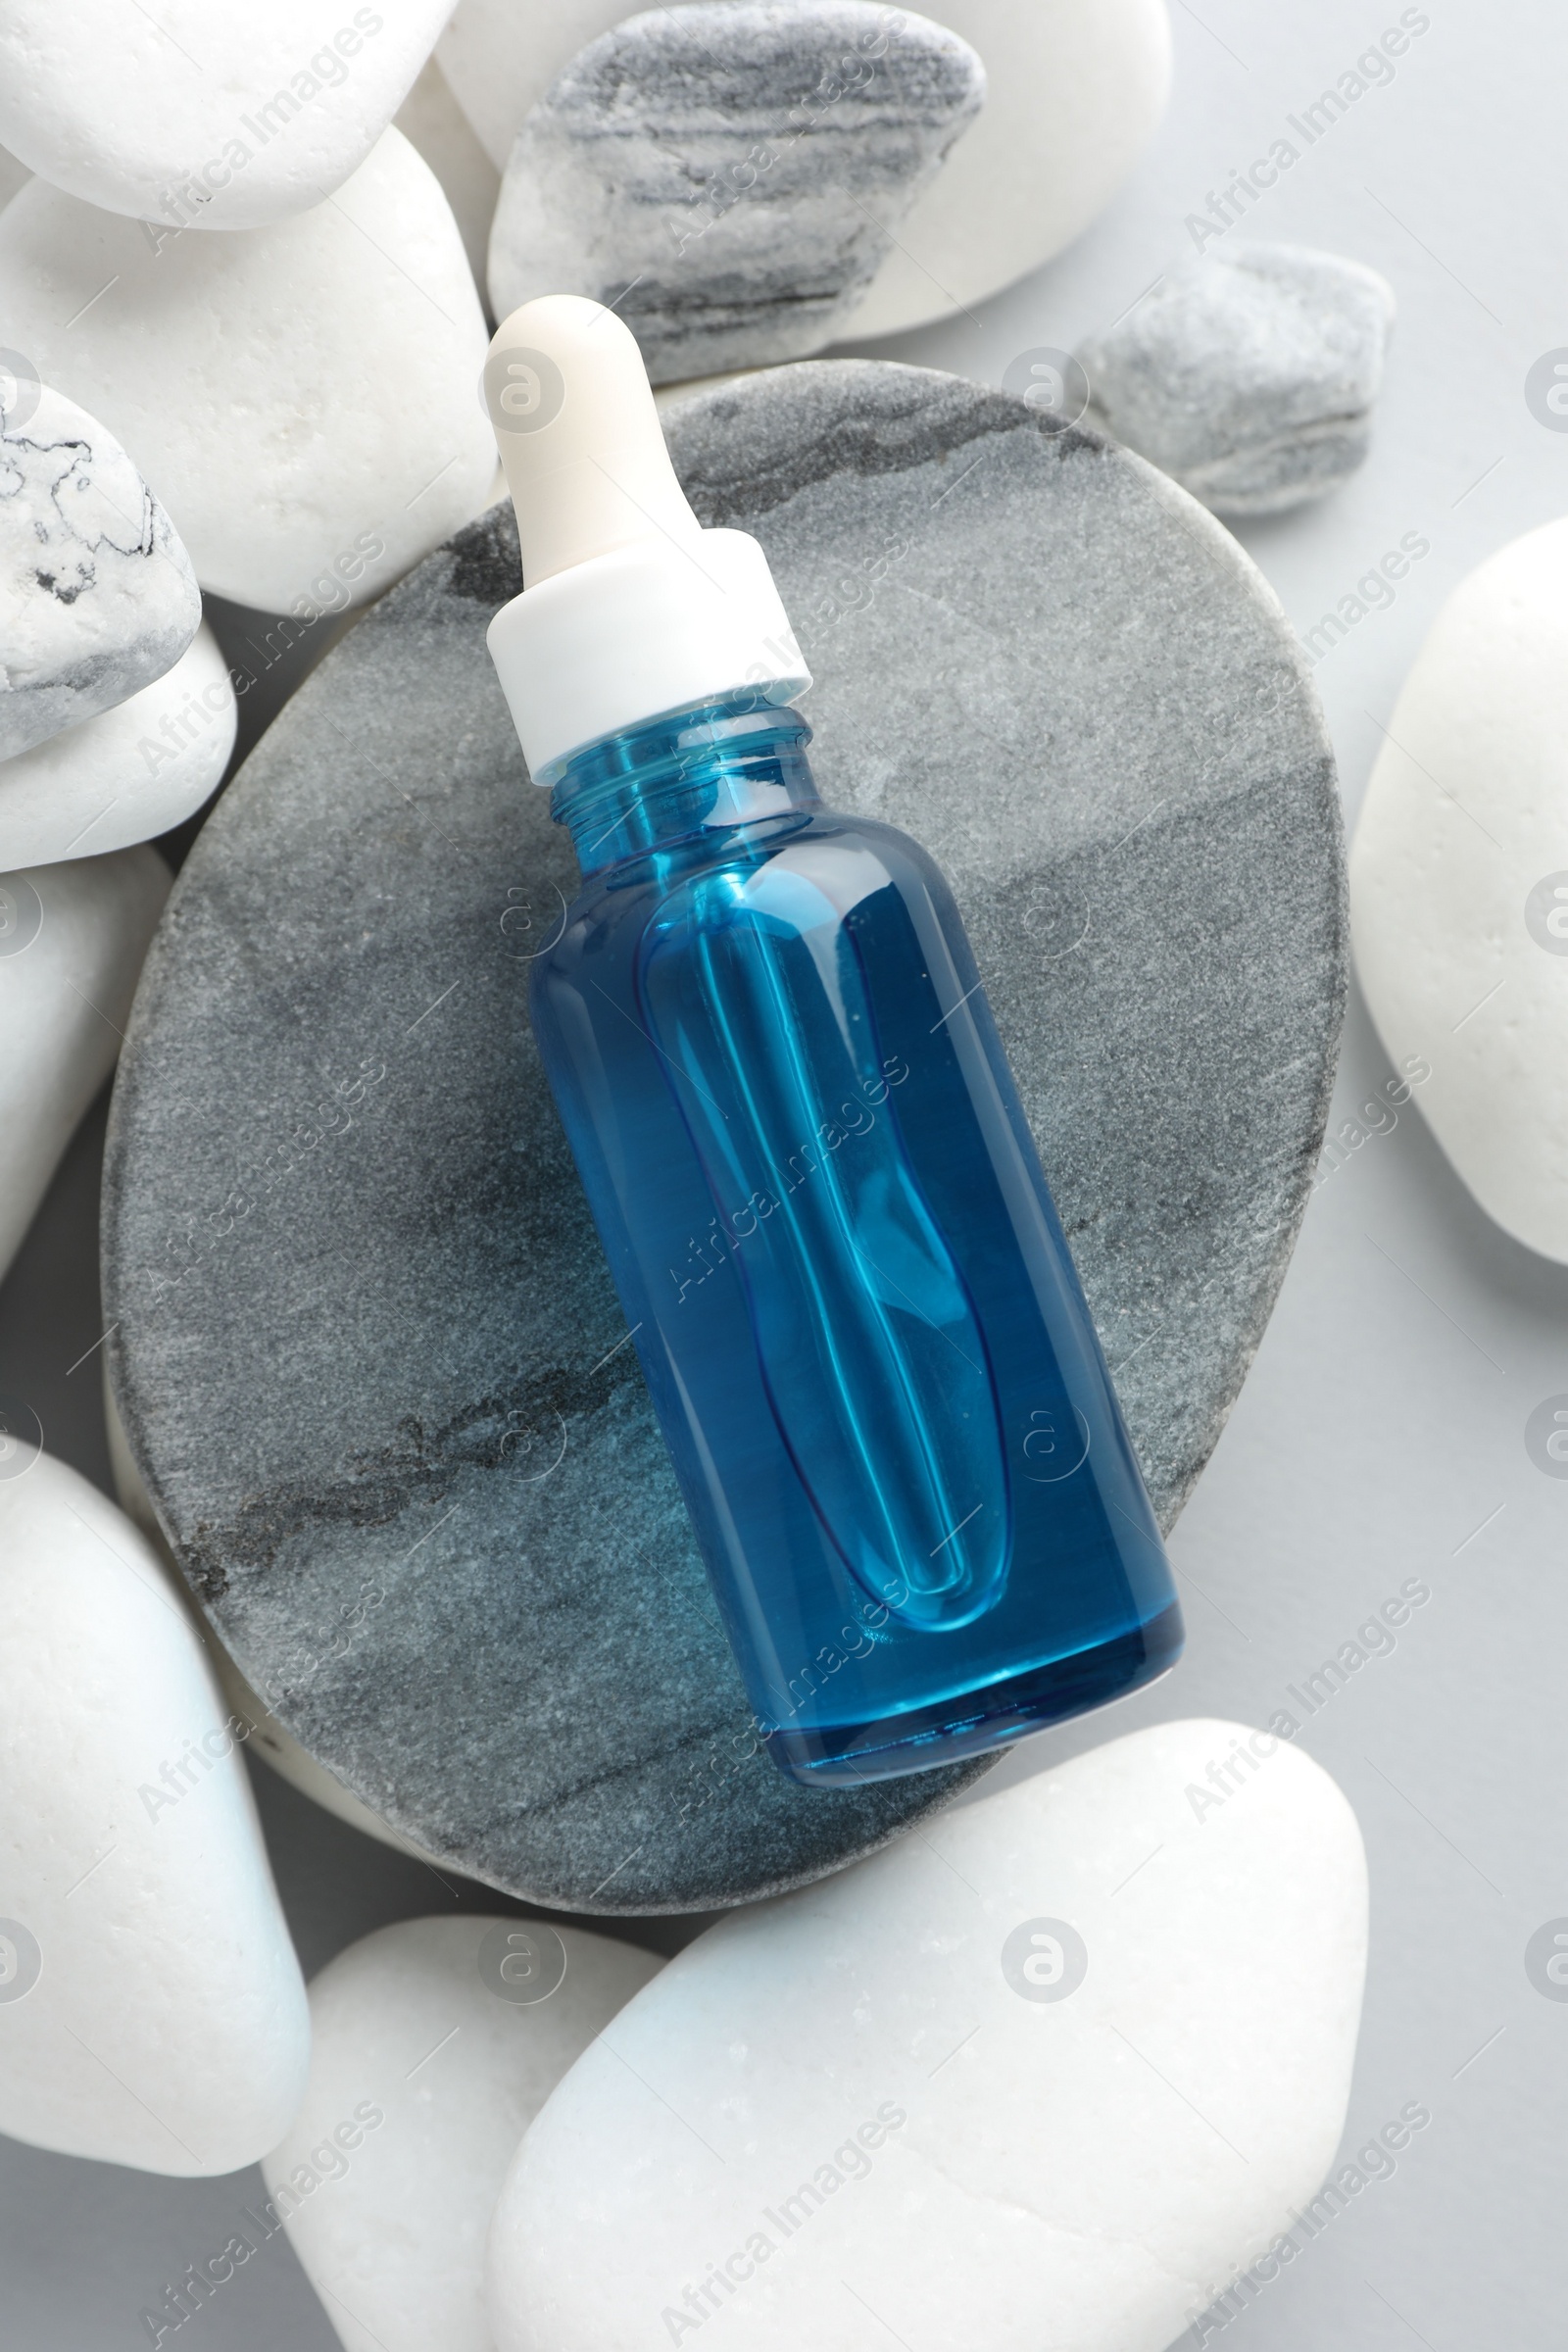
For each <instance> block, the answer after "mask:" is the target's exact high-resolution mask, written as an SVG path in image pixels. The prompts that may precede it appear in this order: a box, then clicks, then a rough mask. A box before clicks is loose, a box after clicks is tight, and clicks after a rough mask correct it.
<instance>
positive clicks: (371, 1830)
mask: <svg viewBox="0 0 1568 2352" xmlns="http://www.w3.org/2000/svg"><path fill="white" fill-rule="evenodd" d="M103 1389H104V1422H105V1427H106V1430H107V1433H108V1438H109V1469H110V1474H111V1476H112V1477H113V1479H114V1482H115V1494H116V1495H117V1497H118V1498H119V1502H120V1507H121V1509H122V1510H123V1512H124V1514H125V1516H126V1518H127V1519H133V1520H134V1521H135V1523H136V1525H137V1527H139V1528H140V1530H141V1532H142V1534H143V1535H144V1536H145V1537H146V1539H147V1541H148V1543H149V1544H151V1545H152V1547H153V1549H154V1551H156V1552H157V1554H158V1556H159V1558H160V1559H161V1560H162V1561H163V1562H164V1563H165V1565H166V1567H167V1568H168V1569H169V1571H170V1574H171V1576H172V1578H173V1579H174V1581H175V1582H176V1584H178V1583H179V1582H180V1579H179V1572H178V1570H177V1568H176V1567H175V1564H174V1557H173V1554H172V1551H171V1550H170V1548H169V1545H168V1544H167V1542H166V1541H165V1537H164V1531H163V1529H162V1528H161V1527H160V1526H159V1524H158V1514H157V1512H156V1511H155V1510H154V1509H153V1503H152V1496H151V1495H149V1494H148V1492H147V1489H146V1486H145V1485H144V1483H143V1481H142V1475H141V1472H140V1471H139V1470H138V1469H137V1467H136V1460H135V1456H134V1455H133V1454H132V1452H131V1450H130V1446H129V1445H128V1443H127V1442H126V1438H125V1430H124V1424H123V1422H122V1420H121V1418H120V1411H119V1407H118V1406H117V1405H116V1403H115V1394H114V1389H113V1386H112V1384H111V1382H110V1379H109V1368H108V1362H107V1359H106V1360H105V1365H104V1374H103ZM182 1589H183V1588H182ZM189 1614H190V1617H191V1621H192V1623H193V1624H194V1626H195V1628H196V1632H197V1636H198V1638H199V1639H200V1641H201V1643H202V1646H203V1647H204V1648H205V1650H206V1652H207V1657H208V1662H209V1664H210V1665H211V1667H212V1669H213V1672H214V1674H216V1675H217V1677H218V1682H219V1688H220V1689H221V1691H222V1693H223V1696H224V1699H225V1700H226V1701H227V1704H228V1710H229V1713H230V1714H231V1715H237V1716H238V1717H239V1719H240V1721H241V1722H242V1723H248V1724H249V1725H250V1726H251V1730H250V1732H249V1734H248V1736H247V1745H248V1746H249V1748H250V1751H251V1753H252V1755H256V1756H260V1757H262V1758H263V1760H264V1761H265V1762H266V1763H268V1764H270V1766H271V1767H272V1770H273V1771H274V1772H275V1773H276V1774H277V1775H278V1777H279V1779H280V1780H285V1781H287V1782H288V1783H289V1785H290V1786H291V1787H292V1788H295V1789H298V1790H299V1792H300V1794H301V1795H302V1796H308V1797H310V1798H311V1800H312V1801H313V1803H315V1804H318V1805H320V1806H321V1807H322V1808H323V1810H324V1811H326V1812H328V1813H330V1814H332V1815H334V1816H335V1818H336V1819H337V1820H339V1821H342V1822H347V1824H348V1826H349V1828H350V1829H351V1830H361V1831H363V1832H364V1834H365V1836H366V1837H367V1838H376V1839H378V1841H379V1842H380V1843H381V1844H382V1845H391V1846H395V1847H396V1848H397V1850H398V1852H399V1853H403V1854H413V1855H414V1857H415V1859H416V1860H417V1861H420V1862H433V1861H438V1860H439V1856H436V1855H432V1854H427V1853H425V1851H424V1849H423V1848H422V1847H421V1846H417V1845H416V1844H415V1842H414V1840H413V1838H405V1837H404V1835H403V1833H402V1832H401V1831H400V1830H395V1829H393V1827H392V1825H391V1823H390V1822H387V1821H383V1820H382V1819H381V1816H380V1814H379V1813H372V1812H371V1810H370V1808H369V1806H368V1805H364V1804H361V1802H360V1800H359V1798H358V1797H357V1796H351V1795H350V1793H349V1791H348V1790H347V1789H345V1788H344V1786H343V1784H342V1782H341V1781H338V1780H334V1779H333V1777H332V1775H331V1773H329V1772H328V1771H327V1770H326V1767H325V1766H324V1765H322V1764H318V1762H317V1761H316V1758H315V1757H314V1756H313V1755H312V1754H311V1753H310V1751H309V1750H308V1749H307V1748H304V1747H302V1746H301V1745H300V1743H299V1741H298V1740H296V1739H295V1737H294V1735H293V1733H292V1732H291V1731H289V1730H288V1729H287V1727H286V1726H285V1725H283V1724H282V1723H280V1722H279V1721H278V1719H277V1717H276V1716H275V1715H274V1714H273V1713H272V1711H271V1709H270V1707H269V1705H268V1704H267V1701H266V1700H265V1699H264V1698H263V1697H262V1696H261V1694H260V1693H259V1691H256V1690H255V1689H254V1688H253V1687H252V1685H251V1684H250V1683H248V1682H247V1681H246V1679H245V1677H244V1675H243V1674H241V1672H240V1670H239V1668H238V1666H236V1664H235V1663H234V1660H233V1659H232V1658H231V1657H230V1656H229V1653H228V1651H227V1650H226V1649H225V1648H224V1647H223V1645H222V1643H221V1642H220V1641H219V1639H218V1636H217V1634H216V1633H215V1632H214V1630H213V1625H212V1621H211V1619H210V1618H209V1617H208V1616H207V1615H206V1614H205V1612H204V1611H202V1610H200V1609H197V1608H195V1607H194V1606H193V1607H192V1608H191V1610H190V1612H189Z"/></svg>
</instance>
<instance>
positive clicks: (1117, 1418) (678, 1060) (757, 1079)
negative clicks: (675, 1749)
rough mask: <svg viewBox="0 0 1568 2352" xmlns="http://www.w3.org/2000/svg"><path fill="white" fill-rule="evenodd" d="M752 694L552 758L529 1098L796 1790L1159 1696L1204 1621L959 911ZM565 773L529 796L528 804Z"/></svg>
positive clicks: (939, 1757) (910, 1767) (947, 1757)
mask: <svg viewBox="0 0 1568 2352" xmlns="http://www.w3.org/2000/svg"><path fill="white" fill-rule="evenodd" d="M809 738H810V729H809V726H808V725H807V723H806V721H805V719H803V718H802V717H801V716H800V714H799V712H798V711H793V710H788V709H785V710H779V709H775V708H772V707H769V706H765V705H762V706H760V705H759V703H758V699H757V698H756V697H755V696H748V695H745V694H739V695H734V696H731V697H728V698H726V699H724V700H722V701H719V702H716V703H712V704H710V705H707V706H705V707H702V708H699V709H694V710H689V711H680V712H675V713H673V714H669V715H666V716H663V717H662V718H659V719H656V720H654V721H651V722H649V723H646V724H643V725H640V726H637V727H635V728H632V729H630V730H628V731H627V732H625V733H623V734H618V735H615V736H613V737H611V738H609V739H607V740H605V741H603V742H600V743H597V744H594V745H591V746H590V747H589V748H588V749H587V750H585V751H583V752H580V753H578V754H576V755H574V756H572V757H571V758H570V759H569V760H563V761H561V762H560V763H559V768H558V771H557V773H556V774H555V778H554V797H553V801H552V813H553V814H554V816H555V817H556V818H557V820H558V821H560V822H562V823H564V824H565V825H567V826H568V827H569V828H570V831H571V836H572V840H573V842H574V844H575V846H576V849H577V854H578V858H579V861H580V863H581V867H582V874H583V887H582V891H581V893H580V895H579V897H578V898H577V900H576V902H575V903H574V905H573V906H572V907H570V909H569V911H568V913H567V916H566V920H565V925H564V930H563V932H562V934H561V936H560V938H559V939H558V940H557V942H556V944H555V945H554V946H553V947H552V948H551V949H550V950H548V951H547V952H546V953H545V954H544V955H543V956H540V958H539V959H538V961H537V963H536V964H535V966H534V975H533V1000H532V1009H533V1020H534V1028H535V1032H536V1035H537V1037H538V1041H539V1047H540V1052H541V1054H542V1055H543V1057H544V1062H545V1067H546V1070H547V1072H548V1075H549V1077H550V1081H551V1084H552V1086H553V1088H554V1090H555V1095H556V1100H557V1102H558V1103H559V1105H560V1108H561V1114H562V1117H563V1120H564V1125H565V1129H566V1134H567V1138H568V1140H569V1142H570V1145H571V1149H572V1152H573V1153H574V1155H575V1158H576V1161H577V1166H578V1168H579V1170H580V1172H581V1175H582V1180H583V1184H584V1187H585V1189H586V1191H587V1195H588V1201H589V1205H590V1207H591V1209H592V1211H593V1214H594V1218H595V1220H596V1222H597V1225H598V1228H599V1232H600V1235H601V1237H602V1239H603V1241H604V1244H605V1248H606V1250H607V1252H608V1254H609V1258H610V1264H611V1268H612V1271H613V1275H614V1279H615V1282H616V1285H617V1287H618V1290H619V1294H620V1298H621V1301H622V1304H623V1305H624V1307H625V1310H626V1317H627V1321H628V1324H629V1325H631V1326H632V1328H633V1331H634V1334H635V1346H636V1348H637V1351H638V1355H639V1357H640V1358H641V1361H642V1366H643V1370H644V1372H645V1374H646V1376H647V1380H648V1385H649V1389H650V1391H651V1393H652V1396H653V1399H654V1404H655V1408H656V1410H657V1412H658V1415H659V1418H660V1422H661V1424H662V1429H663V1433H664V1436H665V1439H666V1441H667V1443H668V1446H669V1450H670V1453H671V1456H672V1458H673V1461H674V1465H675V1470H676V1474H677V1476H678V1478H679V1481H680V1485H681V1489H682V1492H683V1494H684V1496H685V1499H686V1503H687V1506H688V1508H689V1510H690V1512H691V1516H692V1520H693V1524H694V1526H695V1528H696V1531H697V1536H698V1541H699V1544H700V1545H701V1547H702V1551H703V1554H704V1558H705V1560H706V1563H707V1566H708V1570H709V1574H710V1576H711V1580H712V1584H713V1589H714V1591H715V1593H716V1595H717V1598H718V1602H719V1605H720V1608H721V1609H722V1612H723V1615H724V1619H725V1623H726V1625H727V1627H728V1630H729V1634H730V1639H731V1641H732V1642H733V1644H734V1647H735V1651H736V1654H737V1657H738V1658H739V1660H740V1664H741V1669H742V1672H743V1674H744V1677H745V1681H746V1686H747V1690H748V1693H749V1695H750V1699H751V1703H752V1705H753V1707H754V1708H755V1710H756V1712H757V1715H758V1718H759V1721H760V1726H761V1729H762V1731H763V1734H764V1736H765V1739H766V1742H767V1746H768V1748H769V1750H770V1752H771V1754H772V1755H773V1757H774V1760H775V1761H776V1762H777V1763H778V1764H779V1765H780V1766H781V1767H782V1768H783V1770H784V1771H785V1772H787V1773H789V1774H791V1775H792V1776H793V1778H795V1779H796V1780H797V1781H800V1782H803V1783H805V1784H806V1785H808V1786H815V1785H844V1784H854V1783H858V1782H862V1781H866V1780H870V1779H877V1778H882V1777H885V1776H887V1775H890V1774H896V1773H906V1772H911V1771H916V1770H919V1769H921V1768H922V1767H925V1766H930V1765H936V1764H945V1763H950V1762H952V1761H954V1760H955V1759H956V1758H958V1757H961V1756H967V1755H973V1754H975V1753H977V1752H979V1751H982V1750H985V1749H989V1748H994V1747H997V1746H1000V1745H1002V1744H1003V1743H1005V1741H1007V1740H1012V1739H1015V1738H1017V1737H1019V1736H1020V1735H1022V1734H1025V1733H1028V1732H1031V1731H1036V1730H1039V1729H1040V1728H1041V1727H1042V1726H1044V1725H1046V1724H1050V1723H1054V1722H1056V1721H1059V1720H1060V1719H1061V1718H1062V1717H1064V1716H1069V1715H1074V1714H1078V1713H1080V1712H1082V1711H1083V1710H1084V1709H1085V1708H1088V1707H1093V1706H1097V1705H1099V1704H1101V1703H1102V1702H1103V1701H1104V1700H1106V1699H1110V1698H1114V1697H1117V1696H1119V1695H1121V1694H1122V1693H1124V1692H1127V1691H1134V1690H1137V1689H1138V1688H1139V1687H1140V1686H1141V1685H1143V1684H1145V1683H1148V1682H1150V1681H1151V1680H1152V1678H1153V1677H1154V1676H1155V1675H1157V1674H1159V1673H1160V1672H1162V1671H1163V1670H1164V1668H1165V1667H1167V1666H1168V1665H1170V1664H1171V1663H1172V1662H1173V1660H1174V1659H1175V1657H1176V1656H1177V1655H1178V1653H1179V1651H1180V1648H1181V1643H1182V1626H1181V1616H1180V1610H1179V1607H1178V1604H1177V1600H1176V1594H1175V1590H1174V1587H1173V1584H1172V1581H1171V1576H1170V1570H1169V1567H1168V1565H1167V1563H1166V1560H1165V1555H1164V1551H1163V1547H1162V1545H1161V1543H1160V1538H1159V1532H1158V1529H1157V1528H1156V1526H1155V1523H1154V1519H1153V1515H1152V1510H1151V1508H1150V1504H1149V1499H1148V1496H1147V1495H1146V1493H1145V1491H1144V1486H1143V1482H1142V1479H1141V1477H1140V1475H1139V1471H1138V1466H1137V1463H1136V1461H1135V1459H1134V1456H1133V1452H1132V1447H1131V1446H1130V1444H1129V1442H1128V1438H1127V1433H1126V1430H1125V1428H1124V1426H1123V1423H1122V1419H1121V1414H1120V1411H1119V1409H1118V1406H1117V1403H1116V1398H1115V1395H1114V1393H1113V1391H1112V1388H1111V1385H1110V1379H1109V1375H1108V1373H1107V1371H1106V1369H1105V1364H1104V1360H1103V1355H1102V1353H1101V1349H1100V1347H1099V1343H1098V1341H1097V1339H1096V1335H1095V1330H1094V1326H1093V1323H1092V1321H1091V1319H1090V1315H1089V1311H1088V1307H1087V1305H1086V1304H1085V1301H1084V1298H1083V1294H1082V1291H1081V1290H1080V1288H1079V1285H1078V1281H1077V1278H1076V1275H1075V1273H1074V1270H1073V1266H1072V1261H1071V1258H1070V1257H1069V1255H1068V1251H1067V1247H1066V1244H1065V1241H1064V1240H1063V1238H1062V1233H1061V1228H1060V1225H1059V1223H1058V1221H1057V1218H1056V1215H1055V1211H1054V1207H1053V1204H1052V1201H1051V1197H1050V1194H1049V1193H1048V1191H1047V1188H1046V1183H1045V1179H1044V1176H1043V1175H1042V1173H1041V1169H1040V1164H1039V1161H1038V1158H1037V1157H1036V1153H1035V1149H1034V1145H1033V1142H1032V1140H1031V1138H1030V1135H1029V1132H1028V1129H1027V1126H1026V1125H1025V1122H1024V1117H1023V1113H1022V1110H1021V1108H1020V1106H1019V1103H1018V1099H1017V1094H1016V1092H1015V1090H1014V1087H1013V1084H1012V1079H1011V1075H1010V1073H1009V1071H1008V1068H1007V1064H1006V1060H1005V1056H1004V1054H1003V1051H1002V1047H1001V1043H1000V1041H999V1039H998V1037H997V1033H996V1028H995V1025H994V1023H993V1020H992V1017H991V1012H990V1008H989V1006H988V1005H987V1003H986V999H985V994H984V991H983V989H982V988H981V986H980V981H979V976H978V974H977V972H976V969H975V964H974V959H973V956H972V954H971V952H970V949H969V944H968V941H967V939H966V937H965V934H964V931H963V926H962V924H961V922H960V920H959V917H958V912H957V909H956V906H955V904H954V901H953V897H952V894H951V892H950V891H949V889H948V887H947V885H946V883H945V881H944V880H943V877H942V875H941V873H940V871H939V870H938V868H937V867H936V865H935V864H934V863H933V861H932V860H931V859H930V858H928V857H927V856H926V855H925V854H924V852H923V851H921V850H920V849H919V848H918V847H917V846H916V845H915V844H914V843H913V842H911V841H910V840H908V839H907V836H905V835H904V834H901V833H899V832H896V831H895V830H893V828H892V827H890V826H887V825H882V824H877V823H873V822H869V821H866V820H863V819H860V818H849V817H845V816H839V815H835V814H833V813H832V812H831V811H830V810H828V809H824V808H823V807H822V805H821V803H820V802H819V800H818V799H817V797H816V793H815V790H814V787H813V785H812V781H811V774H810V769H809V765H808V763H807V760H806V757H805V747H806V745H807V743H808V742H809ZM541 780H545V779H541Z"/></svg>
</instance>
